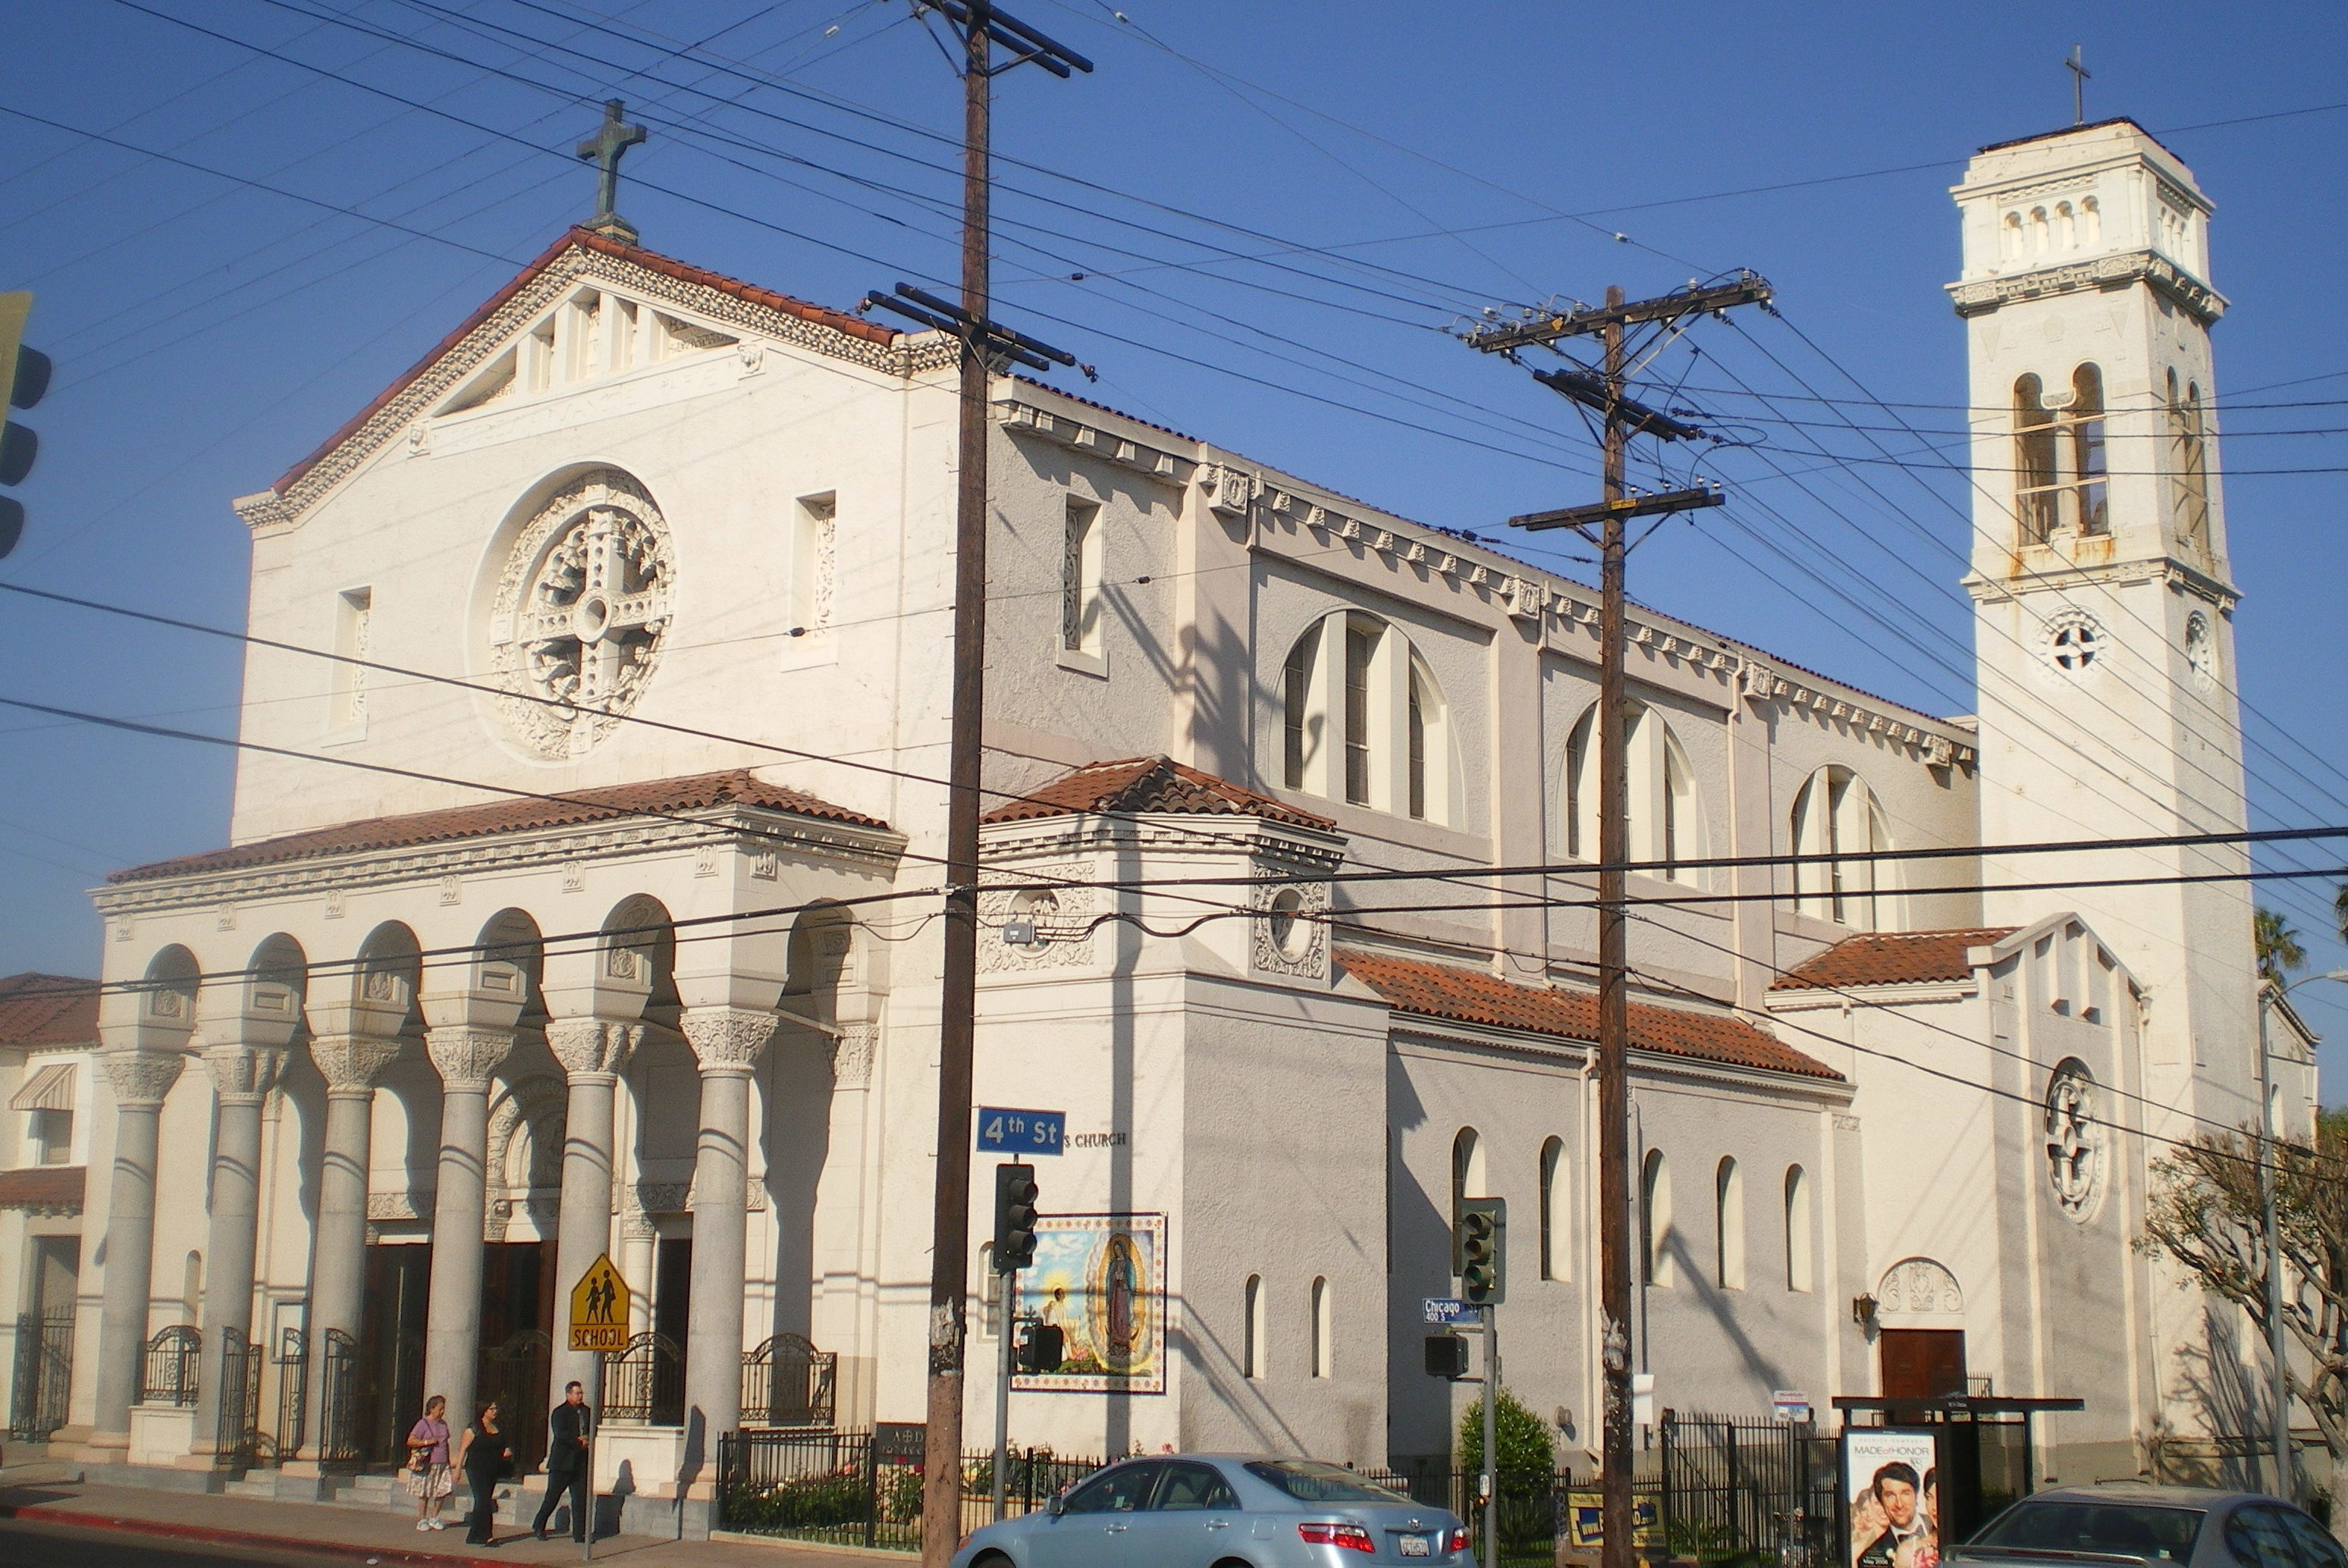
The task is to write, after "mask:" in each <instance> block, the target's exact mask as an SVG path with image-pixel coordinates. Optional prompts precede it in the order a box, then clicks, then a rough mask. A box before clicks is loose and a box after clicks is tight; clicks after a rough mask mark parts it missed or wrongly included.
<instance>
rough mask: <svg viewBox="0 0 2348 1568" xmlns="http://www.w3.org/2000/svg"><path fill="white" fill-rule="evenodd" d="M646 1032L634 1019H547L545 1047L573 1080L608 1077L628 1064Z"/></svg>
mask: <svg viewBox="0 0 2348 1568" xmlns="http://www.w3.org/2000/svg"><path fill="white" fill-rule="evenodd" d="M643 1039H644V1025H643V1024H641V1023H638V1022H636V1021H634V1020H622V1019H607V1018H554V1019H549V1020H546V1048H547V1049H548V1050H551V1051H552V1052H553V1053H554V1060H555V1061H559V1062H561V1063H562V1071H565V1072H567V1073H569V1074H570V1075H571V1076H572V1078H586V1077H592V1076H596V1075H601V1076H602V1077H606V1078H608V1077H610V1076H612V1075H613V1074H614V1073H616V1072H618V1071H620V1070H621V1069H622V1068H623V1067H625V1066H626V1065H627V1064H628V1058H629V1057H630V1056H632V1055H633V1054H634V1053H635V1049H636V1046H637V1043H638V1042H639V1041H641V1040H643Z"/></svg>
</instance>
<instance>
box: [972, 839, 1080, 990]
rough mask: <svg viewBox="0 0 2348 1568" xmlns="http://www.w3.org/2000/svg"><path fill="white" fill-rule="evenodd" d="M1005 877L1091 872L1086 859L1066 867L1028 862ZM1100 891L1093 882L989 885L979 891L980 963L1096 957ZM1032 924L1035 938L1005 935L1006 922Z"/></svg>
mask: <svg viewBox="0 0 2348 1568" xmlns="http://www.w3.org/2000/svg"><path fill="white" fill-rule="evenodd" d="M999 875H1000V876H1002V878H1003V879H1004V880H1005V881H1011V882H1016V883H1024V882H1035V883H1052V882H1082V881H1085V880H1086V878H1088V877H1090V876H1092V875H1093V870H1092V867H1091V866H1088V865H1086V864H1085V863H1084V862H1082V861H1075V862H1071V863H1070V864H1068V865H1066V866H1022V867H1020V868H1019V869H1017V870H1015V871H1004V872H1002V873H999ZM1097 897H1098V890H1097V889H1096V888H1091V887H1044V886H1037V887H1025V888H1010V887H1006V888H1000V889H994V888H985V887H982V888H980V889H979V893H978V930H979V937H978V967H979V968H980V970H981V971H982V972H983V973H986V974H1003V973H1015V972H1017V971H1020V970H1025V969H1068V968H1080V967H1082V966H1084V965H1086V964H1089V963H1091V962H1092V961H1093V932H1094V924H1093V911H1094V909H1095V908H1096V907H1097V905H1096V902H1095V900H1096V899H1097ZM1021 921H1024V922H1025V923H1026V924H1028V925H1031V926H1033V927H1035V940H1034V941H1032V942H1007V941H1004V939H1003V931H1004V927H1005V926H1008V925H1011V924H1013V923H1014V922H1021Z"/></svg>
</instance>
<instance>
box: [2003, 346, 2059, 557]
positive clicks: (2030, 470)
mask: <svg viewBox="0 0 2348 1568" xmlns="http://www.w3.org/2000/svg"><path fill="white" fill-rule="evenodd" d="M2045 395H2046V388H2045V384H2044V383H2043V382H2041V381H2040V380H2039V379H2038V378H2037V377H2036V376H2034V375H2025V376H2024V377H2022V378H2021V379H2020V380H2018V381H2016V382H2015V383H2014V384H2013V518H2014V524H2015V526H2016V528H2019V530H2020V531H2021V535H2022V542H2023V543H2024V544H2044V543H2045V542H2046V540H2047V538H2048V537H2049V536H2051V535H2052V534H2053V533H2054V532H2055V414H2054V411H2053V410H2052V409H2050V408H2048V407H2047V406H2046V403H2045Z"/></svg>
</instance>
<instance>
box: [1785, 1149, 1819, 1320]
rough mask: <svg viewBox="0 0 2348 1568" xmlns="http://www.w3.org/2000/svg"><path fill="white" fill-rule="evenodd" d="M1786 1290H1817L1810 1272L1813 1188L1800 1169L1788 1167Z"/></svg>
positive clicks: (1794, 1166) (1796, 1166) (1797, 1166)
mask: <svg viewBox="0 0 2348 1568" xmlns="http://www.w3.org/2000/svg"><path fill="white" fill-rule="evenodd" d="M1786 1288H1787V1289H1788V1290H1801V1291H1807V1290H1814V1289H1816V1288H1817V1286H1816V1284H1815V1282H1814V1280H1813V1277H1812V1275H1811V1272H1810V1184H1809V1182H1808V1181H1807V1178H1805V1177H1804V1176H1803V1174H1802V1168H1801V1167H1800V1166H1799V1165H1788V1166H1787V1167H1786Z"/></svg>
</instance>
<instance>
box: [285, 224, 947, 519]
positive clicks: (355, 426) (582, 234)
mask: <svg viewBox="0 0 2348 1568" xmlns="http://www.w3.org/2000/svg"><path fill="white" fill-rule="evenodd" d="M574 247H575V248H577V249H580V250H584V251H601V252H602V254H604V255H607V256H613V257H617V258H619V259H621V260H623V261H633V262H634V263H636V264H637V265H638V266H641V267H644V268H646V269H648V270H650V271H652V272H659V273H662V274H663V275H664V276H667V277H671V278H675V279H676V280H678V281H679V282H688V283H699V284H702V285H704V286H705V287H707V288H712V289H716V290H718V291H719V292H723V293H728V294H732V295H734V296H735V297H736V298H737V299H742V300H747V301H748V302H750V303H752V304H757V305H763V306H765V307H766V308H767V309H768V310H775V311H781V312H783V313H786V314H789V315H795V316H798V317H799V318H800V319H801V320H803V321H808V322H814V323H818V324H819V325H822V326H828V327H831V328H833V329H834V330H836V331H839V332H842V333H847V334H848V335H850V337H860V338H863V339H865V340H866V341H867V342H870V343H894V342H895V341H896V340H897V339H898V338H899V337H901V336H902V335H903V334H902V333H899V332H898V331H897V330H896V329H895V328H894V327H886V326H882V325H881V324H880V323H878V322H868V321H866V320H864V319H863V318H862V317H860V316H852V315H850V314H848V313H845V312H842V311H835V310H832V309H830V308H829V307H827V306H824V305H818V304H810V303H809V302H807V301H805V300H799V299H794V298H792V297H791V296H790V295H788V294H784V293H778V292H775V291H774V290H772V289H763V288H760V287H759V286H758V285H757V284H756V283H747V282H743V281H742V280H741V279H739V278H734V277H729V276H727V275H726V274H725V273H723V272H711V271H709V270H708V269H707V268H705V267H696V266H695V265H694V264H693V263H692V262H690V261H678V260H677V259H676V258H675V257H674V256H664V255H662V254H661V253H660V252H659V251H647V250H645V249H644V247H643V246H641V245H631V244H627V243H625V242H624V241H619V240H614V239H613V238H611V237H610V236H609V235H605V234H598V233H596V232H595V231H593V230H592V229H586V228H572V229H569V230H566V231H564V232H563V233H562V235H561V238H559V239H557V240H556V241H554V243H553V244H551V245H549V246H548V247H547V248H546V249H545V250H544V251H541V252H539V254H538V256H537V257H536V258H535V259H534V260H533V261H530V264H529V265H528V266H526V267H524V268H522V270H521V271H520V272H517V273H515V274H514V275H513V277H512V278H511V279H510V280H509V281H508V282H506V284H505V286H504V287H503V288H500V289H499V290H498V292H496V293H494V294H491V295H490V296H489V298H488V299H487V300H484V301H483V302H481V304H480V305H479V307H478V308H477V309H475V310H474V312H473V313H472V314H470V315H469V316H467V317H466V318H465V319H464V321H463V322H462V323H459V324H458V327H457V328H456V330H455V331H453V332H451V333H448V335H447V336H446V337H444V338H442V339H441V340H440V341H439V342H438V343H434V344H433V345H432V346H431V348H429V349H428V350H427V351H426V352H425V354H424V356H423V357H422V358H421V359H418V360H417V362H416V363H415V364H411V365H409V366H408V367H407V369H406V370H404V371H402V372H400V374H398V375H397V376H396V377H394V378H393V380H392V383H391V384H390V385H388V386H386V387H385V388H384V389H383V390H382V391H381V392H379V393H377V394H376V395H375V398H374V399H373V400H372V401H371V402H369V403H368V404H367V405H366V407H365V408H362V409H360V410H359V411H358V412H357V413H356V414H355V415H352V416H351V417H350V418H349V419H347V420H345V422H344V423H343V425H342V426H341V428H339V429H337V430H336V431H335V433H334V434H333V435H332V436H327V437H326V438H325V440H324V441H322V442H320V443H319V444H318V446H316V447H315V448H314V450H313V451H311V453H310V454H309V455H308V456H305V457H304V458H303V459H302V460H301V461H300V462H298V463H296V464H294V465H293V466H292V467H290V468H288V469H286V470H285V472H284V473H283V474H282V475H280V476H279V477H278V478H277V482H276V483H275V484H273V485H272V486H270V487H269V488H270V490H271V491H272V492H273V493H274V494H276V495H280V496H282V495H283V494H285V493H286V492H287V491H288V490H291V489H292V488H293V487H294V486H295V485H296V484H298V483H300V482H301V479H302V477H303V476H304V474H307V473H308V472H309V471H310V470H311V469H313V468H314V467H316V466H318V465H319V464H321V463H323V462H324V461H325V460H326V458H327V456H329V455H331V454H332V453H333V452H334V450H335V448H336V447H337V446H341V445H342V444H343V443H344V442H345V441H347V440H349V439H350V438H351V437H352V436H355V435H357V434H358V433H359V431H360V430H362V429H363V428H365V427H366V423H367V421H368V420H370V419H373V418H374V417H375V416H376V415H377V414H379V413H381V412H382V411H383V409H384V408H385V407H386V405H389V404H390V402H391V401H392V400H393V399H394V398H396V397H397V396H398V395H400V394H401V393H403V392H405V391H407V388H408V387H409V386H410V385H412V384H414V383H415V381H416V379H417V377H418V376H420V375H422V374H424V373H425V372H426V371H427V370H429V369H430V368H431V367H432V365H433V364H434V363H435V362H437V361H438V359H439V358H440V356H441V355H443V354H447V353H448V351H449V350H451V349H453V348H455V347H456V346H457V345H458V343H462V342H464V341H465V339H466V338H467V337H468V336H469V335H470V334H471V333H472V332H473V331H474V329H475V328H477V327H479V325H480V324H481V323H483V322H486V321H488V320H489V318H490V317H491V316H493V315H495V314H496V313H498V311H499V309H500V308H502V307H503V306H504V304H505V302H507V301H508V300H510V299H512V298H513V297H514V296H515V295H516V294H518V293H520V292H521V291H522V290H523V289H525V288H527V287H528V286H529V285H530V281H531V280H532V279H534V278H536V277H537V276H538V275H539V274H540V273H541V272H545V271H546V269H547V268H549V267H551V266H552V265H553V264H554V262H555V261H556V259H557V258H558V257H560V256H561V254H562V253H563V252H564V251H569V250H572V249H573V248H574Z"/></svg>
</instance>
